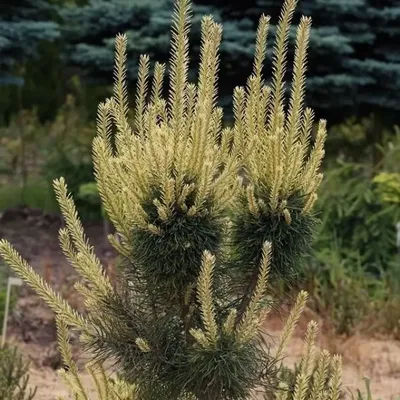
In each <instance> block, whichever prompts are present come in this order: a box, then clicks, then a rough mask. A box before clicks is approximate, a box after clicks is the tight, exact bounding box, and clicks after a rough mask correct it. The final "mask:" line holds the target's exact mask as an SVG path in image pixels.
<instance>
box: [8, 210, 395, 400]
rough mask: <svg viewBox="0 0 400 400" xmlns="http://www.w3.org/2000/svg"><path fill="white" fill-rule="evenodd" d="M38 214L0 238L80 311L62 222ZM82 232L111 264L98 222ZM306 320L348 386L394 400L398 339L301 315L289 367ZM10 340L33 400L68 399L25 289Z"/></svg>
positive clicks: (13, 220) (50, 334)
mask: <svg viewBox="0 0 400 400" xmlns="http://www.w3.org/2000/svg"><path fill="white" fill-rule="evenodd" d="M37 214H38V215H36V217H32V215H30V213H26V215H25V216H24V215H21V214H18V213H17V214H15V215H11V217H10V215H8V217H7V218H5V219H1V218H0V238H5V239H8V240H10V242H11V243H12V244H13V245H14V246H15V248H16V249H17V250H18V251H19V252H20V253H21V255H22V256H23V257H24V258H25V259H26V260H27V261H28V262H29V263H30V264H31V265H32V267H33V268H34V269H35V270H36V271H37V272H39V273H40V274H41V275H43V276H44V277H45V278H46V279H47V280H48V281H49V282H50V283H51V284H52V285H53V286H54V287H55V288H56V289H57V290H58V291H61V292H62V294H63V295H64V296H65V297H66V298H67V299H69V301H70V302H71V303H72V305H73V306H75V307H76V308H78V309H79V308H82V304H81V300H80V298H79V296H77V294H76V293H75V292H74V290H73V288H72V285H73V283H74V281H75V280H76V275H75V273H74V271H73V270H72V268H71V267H70V266H69V265H68V263H67V262H66V260H65V258H64V257H63V255H62V252H61V250H60V248H59V246H58V239H57V238H58V229H59V228H60V226H61V224H62V222H61V220H60V219H59V218H58V217H56V216H50V217H49V216H48V217H46V218H45V217H43V215H39V214H40V213H37ZM85 229H86V232H87V234H88V236H89V239H90V241H91V243H92V244H94V245H95V249H96V252H97V254H98V256H99V257H100V259H101V261H102V262H103V265H105V266H109V265H111V264H112V262H113V259H114V257H115V255H114V253H113V251H112V250H111V248H110V247H109V245H108V244H107V243H106V240H105V237H104V233H103V226H102V224H101V223H92V224H87V225H86V226H85ZM310 319H317V320H318V321H319V323H320V326H321V334H320V338H319V345H320V346H321V347H322V348H326V349H327V350H329V351H331V352H332V353H340V354H341V355H342V356H343V361H344V384H345V386H346V387H349V388H350V389H352V390H353V391H355V389H356V388H360V389H361V391H364V383H363V381H362V378H363V377H364V376H367V377H369V378H371V381H372V384H371V388H372V393H373V400H379V399H381V400H395V399H396V400H397V398H398V397H400V341H396V340H393V339H390V338H387V337H370V336H369V337H367V336H363V335H361V334H357V335H354V336H352V337H351V338H344V337H337V336H335V335H333V334H332V332H331V331H330V330H329V327H328V325H327V323H326V322H325V321H323V320H322V319H321V318H319V317H316V316H315V315H312V313H311V311H309V312H307V313H305V315H304V316H303V318H302V320H301V321H300V324H299V326H298V329H297V331H296V334H295V337H294V338H293V339H292V341H291V342H290V344H289V346H288V349H287V354H286V355H287V358H286V360H287V363H288V364H289V365H294V363H296V362H298V360H299V358H300V356H301V354H302V345H303V343H302V338H303V335H304V333H305V330H306V325H307V321H309V320H310ZM283 322H284V318H281V317H280V316H278V315H272V316H271V317H270V319H269V320H268V321H267V322H266V324H265V329H266V331H267V332H268V334H269V335H270V340H272V341H273V340H275V339H277V338H278V337H279V333H280V330H281V328H282V325H283ZM9 339H10V340H11V341H13V342H16V343H17V344H18V346H20V348H21V349H22V350H23V353H24V355H25V356H26V357H27V358H29V359H30V360H31V370H30V382H31V385H34V386H37V387H38V391H37V397H36V398H37V399H40V400H53V399H56V398H57V397H58V396H62V397H63V398H65V399H68V398H69V397H68V392H67V390H66V388H65V386H64V384H63V382H62V381H61V379H60V377H59V376H58V375H57V373H56V370H57V368H59V367H60V365H61V364H60V357H59V354H58V352H57V349H56V331H55V326H54V318H53V315H52V313H51V312H50V311H49V309H48V308H47V307H46V306H45V305H44V304H43V302H42V301H41V300H40V299H38V298H37V296H35V295H34V294H33V293H32V292H31V291H30V290H29V289H28V288H26V287H24V288H22V289H21V290H20V291H19V294H18V300H17V303H16V306H15V307H14V309H13V312H12V315H11V319H10V325H9ZM77 351H78V350H77ZM82 377H83V380H84V383H85V385H87V388H88V389H89V390H90V393H91V394H92V395H93V397H92V398H93V399H96V397H95V395H94V390H93V383H92V382H91V380H90V378H89V376H88V375H87V374H86V373H84V372H83V373H82Z"/></svg>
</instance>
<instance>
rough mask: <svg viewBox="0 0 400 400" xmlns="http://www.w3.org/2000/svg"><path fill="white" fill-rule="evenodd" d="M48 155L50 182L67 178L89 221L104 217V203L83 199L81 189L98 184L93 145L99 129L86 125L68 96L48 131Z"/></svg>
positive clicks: (74, 103) (80, 209) (84, 216)
mask: <svg viewBox="0 0 400 400" xmlns="http://www.w3.org/2000/svg"><path fill="white" fill-rule="evenodd" d="M46 131H47V132H48V137H47V138H46V142H47V146H48V147H47V148H48V149H49V150H48V153H47V154H46V155H45V162H44V165H43V167H42V170H43V171H44V174H45V176H46V178H47V180H48V182H49V185H50V184H51V182H52V181H53V180H54V179H56V178H58V177H60V176H63V177H65V178H66V179H67V180H68V182H69V186H70V190H71V192H72V193H73V194H74V196H76V198H77V206H78V209H79V211H80V212H81V214H82V216H83V218H85V219H96V218H99V217H100V216H101V210H100V203H99V202H97V203H93V199H92V197H90V198H88V197H87V196H79V192H80V190H81V185H83V184H86V183H88V182H92V181H93V180H94V175H93V166H92V163H91V141H92V139H93V137H94V134H95V128H94V127H93V126H92V125H91V124H89V123H87V122H86V118H85V116H84V115H82V110H80V109H79V108H78V106H77V104H76V100H75V98H74V97H72V96H68V97H67V99H66V102H65V104H64V106H63V107H62V108H61V109H60V110H59V112H58V114H57V116H56V118H55V120H54V121H53V122H52V123H51V124H49V125H48V126H47V128H46Z"/></svg>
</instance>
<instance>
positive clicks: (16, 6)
mask: <svg viewBox="0 0 400 400" xmlns="http://www.w3.org/2000/svg"><path fill="white" fill-rule="evenodd" d="M53 12H54V10H52V7H51V5H50V4H49V3H48V2H47V1H45V0H3V1H2V2H1V4H0V85H2V84H19V85H20V84H22V83H23V80H22V78H21V77H20V76H18V74H15V72H16V71H15V67H16V65H17V64H20V63H21V62H24V61H26V60H29V59H31V58H33V57H35V56H37V53H38V46H39V43H40V42H42V41H52V40H55V39H57V38H58V37H59V35H60V30H59V26H58V25H57V23H55V22H54V21H52V13H53Z"/></svg>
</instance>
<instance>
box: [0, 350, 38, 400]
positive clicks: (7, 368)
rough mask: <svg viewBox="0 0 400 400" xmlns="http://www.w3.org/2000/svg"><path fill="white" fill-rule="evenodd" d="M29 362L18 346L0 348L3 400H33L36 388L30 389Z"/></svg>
mask: <svg viewBox="0 0 400 400" xmlns="http://www.w3.org/2000/svg"><path fill="white" fill-rule="evenodd" d="M28 370H29V364H28V363H26V362H25V361H24V359H23V357H22V355H21V354H20V352H19V351H18V349H17V348H16V347H9V346H6V347H3V348H1V349H0V398H1V399H3V400H32V399H33V398H34V397H35V394H36V389H29V388H28V382H29V375H28Z"/></svg>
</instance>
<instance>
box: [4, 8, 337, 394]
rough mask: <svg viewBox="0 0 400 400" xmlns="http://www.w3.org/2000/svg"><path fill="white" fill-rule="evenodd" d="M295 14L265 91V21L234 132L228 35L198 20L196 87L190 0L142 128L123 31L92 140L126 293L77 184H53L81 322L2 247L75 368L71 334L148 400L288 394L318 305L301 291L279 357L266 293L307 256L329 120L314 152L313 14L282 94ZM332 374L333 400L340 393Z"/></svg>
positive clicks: (283, 32)
mask: <svg viewBox="0 0 400 400" xmlns="http://www.w3.org/2000/svg"><path fill="white" fill-rule="evenodd" d="M296 3H297V1H296V0H286V1H285V2H284V5H283V8H282V12H281V15H280V18H279V21H278V31H277V35H276V41H275V46H274V59H273V66H272V83H271V85H270V86H267V85H266V84H265V82H264V78H263V64H264V59H265V55H266V49H265V46H266V40H267V34H268V27H269V17H267V16H264V15H263V16H261V18H260V21H259V28H258V31H257V37H256V49H255V56H254V63H253V73H252V75H251V76H250V77H249V79H248V81H247V85H246V87H238V88H237V89H235V92H234V96H233V101H234V116H235V122H234V125H233V126H232V127H225V128H224V127H223V126H222V120H223V112H222V109H221V108H220V107H218V106H217V92H218V90H217V82H218V79H217V78H218V70H219V52H218V49H219V46H220V42H221V37H222V26H221V25H220V24H219V23H216V22H215V21H214V20H213V18H212V17H211V16H205V17H204V18H203V19H202V36H201V47H200V65H199V70H198V79H197V82H196V83H193V82H190V80H189V77H188V68H189V27H190V15H191V11H190V1H189V0H177V2H176V5H175V11H174V15H173V23H172V29H171V52H170V60H169V70H168V73H169V85H168V88H167V92H168V95H167V96H166V97H164V96H163V81H164V78H163V77H164V73H165V71H166V66H165V65H164V64H161V63H155V65H154V73H153V79H152V81H151V82H149V70H150V61H149V57H148V55H143V56H141V57H140V60H139V71H138V82H137V91H136V96H135V110H134V111H135V112H134V122H133V125H130V123H129V120H128V111H129V103H128V90H127V84H126V75H127V70H126V62H127V37H126V36H125V35H121V34H119V35H118V36H117V38H116V42H115V73H114V76H115V84H114V91H113V96H112V97H111V98H110V99H107V100H106V101H104V102H103V103H101V104H100V105H99V108H98V118H97V137H96V138H95V139H94V141H93V161H94V169H95V175H96V181H97V186H98V190H99V194H100V196H101V199H102V203H103V206H104V210H105V211H106V213H107V215H108V217H109V219H110V220H111V221H112V223H113V224H114V226H115V229H116V232H117V234H116V235H115V236H114V235H110V236H109V240H110V243H111V244H112V245H113V246H114V248H115V249H116V250H117V251H118V253H119V254H120V256H121V258H122V259H123V261H122V262H121V265H120V266H119V270H118V279H117V281H116V282H111V281H110V279H109V277H108V276H107V275H106V274H105V272H104V269H103V268H102V266H101V264H100V261H99V259H98V258H97V257H96V255H95V253H94V251H93V248H92V246H91V245H90V244H89V243H88V240H87V237H86V236H85V234H84V231H83V227H82V224H81V222H80V220H79V218H78V215H77V212H76V208H75V205H74V202H73V199H72V198H71V196H70V195H69V193H68V189H67V185H66V182H65V181H64V179H63V178H60V179H58V180H56V181H55V182H54V189H55V193H56V197H57V199H58V202H59V204H60V208H61V211H62V214H63V217H64V219H65V222H66V224H65V227H63V228H61V229H60V233H59V238H60V243H61V248H62V250H63V252H64V254H65V256H66V257H67V259H68V260H69V261H70V263H71V264H72V265H73V266H74V268H75V269H76V271H77V272H78V273H79V274H80V275H81V277H82V281H81V282H80V283H78V284H77V285H76V289H77V290H78V291H79V292H80V293H81V294H82V295H83V296H84V298H85V306H86V310H87V313H86V314H85V315H83V314H80V313H78V312H76V311H75V310H73V309H72V308H71V307H70V306H69V305H68V304H67V303H66V302H65V301H64V300H63V299H62V298H61V297H60V296H59V295H58V294H57V293H55V292H54V291H53V290H52V289H51V288H50V286H49V285H48V284H47V283H46V282H44V281H43V280H42V278H41V277H40V276H38V275H37V274H36V273H35V272H34V271H33V270H32V268H31V267H30V266H29V265H28V264H27V262H26V261H24V260H23V259H22V258H21V257H20V256H19V255H18V253H17V252H16V251H15V250H14V249H13V247H12V246H11V244H9V243H8V242H7V241H4V240H2V241H1V242H0V255H1V256H2V257H3V258H4V259H5V261H6V262H7V263H9V264H10V265H11V266H12V267H13V269H14V271H15V272H16V273H17V274H18V275H19V276H21V277H23V278H24V279H25V280H26V281H27V282H28V283H29V284H30V285H31V286H32V287H33V288H34V289H35V290H36V291H37V293H38V294H39V295H40V296H41V297H42V298H43V299H45V300H46V302H47V303H48V304H49V306H50V307H51V308H52V309H53V310H54V312H55V313H56V315H57V319H58V328H59V333H60V345H61V348H62V350H63V352H64V358H65V359H66V360H67V361H68V360H69V359H70V357H69V353H68V351H67V347H68V346H67V341H66V332H65V331H66V328H67V327H70V328H73V329H78V330H79V331H80V332H81V342H82V344H83V345H84V347H85V348H86V349H88V350H90V354H93V357H94V360H93V361H94V362H95V363H96V365H101V364H103V363H104V362H106V361H110V360H112V361H113V362H114V364H115V366H116V367H117V369H118V372H119V374H120V375H121V377H122V379H123V380H124V382H125V383H126V384H127V385H134V390H135V395H136V396H138V398H140V399H199V400H217V399H231V400H232V399H247V398H249V396H251V395H252V394H254V390H256V389H257V388H258V387H263V388H264V389H265V390H266V391H268V390H271V389H272V388H275V387H276V386H277V382H278V380H279V370H280V365H281V358H282V356H283V354H284V347H285V344H286V343H287V340H288V338H289V337H290V335H291V333H292V332H293V329H294V326H295V324H296V322H297V320H298V318H299V315H300V313H301V311H302V310H303V309H304V306H305V302H306V298H307V294H306V293H304V292H300V294H299V296H298V299H297V302H296V304H295V306H294V309H293V310H292V313H291V315H290V317H289V320H288V323H287V325H286V327H285V329H284V331H283V333H282V337H281V340H280V342H279V345H278V349H277V351H276V353H275V354H272V353H271V352H270V351H269V349H268V348H266V347H265V346H264V345H263V337H262V324H263V322H264V320H265V317H266V315H267V314H268V312H269V311H270V309H271V307H272V306H271V304H270V302H269V301H268V282H271V283H274V282H276V280H277V279H285V280H286V279H293V277H295V276H296V274H297V272H298V270H299V268H300V267H301V260H302V258H303V257H304V255H305V254H306V253H307V251H308V250H309V242H310V241H311V238H312V233H313V227H314V225H315V222H316V220H315V216H314V215H313V205H314V203H315V201H316V198H317V194H316V193H317V189H318V186H319V184H320V182H321V179H322V174H321V173H320V172H319V166H320V163H321V160H322V157H323V154H324V149H323V148H324V140H325V136H326V123H325V121H320V122H319V123H318V131H317V134H316V138H315V141H314V142H313V143H311V127H312V125H313V122H314V115H313V111H312V110H311V109H308V108H305V107H304V91H305V73H306V54H307V46H308V41H309V35H310V25H311V20H310V18H308V17H303V18H302V19H301V21H300V24H299V26H298V28H297V38H296V45H295V57H294V65H293V71H294V72H293V75H292V78H291V91H290V94H289V96H288V99H286V98H285V91H284V87H285V80H286V74H285V71H286V66H287V45H288V35H289V29H290V25H291V20H292V17H293V13H294V9H295V6H296ZM315 334H316V325H315V324H311V325H310V327H309V332H308V333H307V338H306V343H307V349H308V350H307V352H306V358H305V361H304V365H303V367H302V369H301V373H300V375H299V376H298V385H297V386H296V392H295V394H294V397H293V398H294V399H296V400H297V399H303V398H304V397H305V393H306V390H305V387H306V384H307V382H308V381H309V378H310V371H311V365H312V363H313V360H314V350H313V349H314V347H313V346H314V344H313V343H314V341H315ZM68 363H69V365H72V362H71V360H69V361H68ZM336 364H337V366H336V367H335V368H334V369H333V370H334V373H333V375H332V382H333V384H332V387H331V392H332V395H331V396H330V397H329V398H330V399H333V398H338V395H339V394H338V393H339V390H340V379H339V378H340V368H339V364H338V363H336ZM70 372H71V373H70V374H66V375H65V378H66V380H67V381H68V382H70V384H71V386H73V387H74V389H75V391H78V393H79V392H82V393H83V388H80V387H79V382H78V381H77V379H76V377H77V372H76V371H75V370H71V371H70ZM129 387H130V388H132V387H131V386H129ZM126 388H128V386H127V387H126ZM78 398H80V397H79V396H78ZM81 398H86V397H84V396H83V395H82V396H81ZM321 398H322V397H321Z"/></svg>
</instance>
